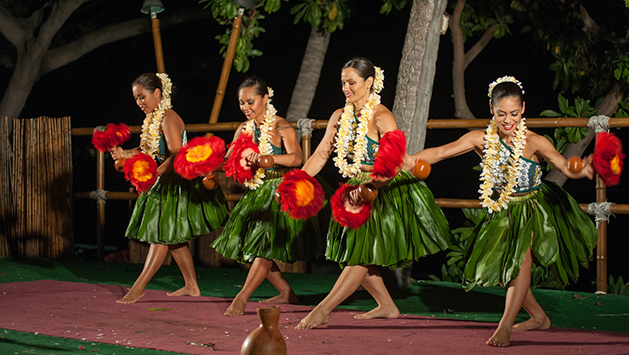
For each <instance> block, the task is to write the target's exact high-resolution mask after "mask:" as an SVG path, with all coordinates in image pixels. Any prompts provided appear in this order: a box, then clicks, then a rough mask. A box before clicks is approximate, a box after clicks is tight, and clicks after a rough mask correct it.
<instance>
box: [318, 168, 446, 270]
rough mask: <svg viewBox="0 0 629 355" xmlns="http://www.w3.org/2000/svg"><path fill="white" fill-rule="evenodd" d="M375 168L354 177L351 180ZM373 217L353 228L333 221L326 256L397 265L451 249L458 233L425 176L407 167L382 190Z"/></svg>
mask: <svg viewBox="0 0 629 355" xmlns="http://www.w3.org/2000/svg"><path fill="white" fill-rule="evenodd" d="M368 177H369V174H362V175H361V176H359V177H357V178H353V179H350V180H349V181H348V182H347V183H348V184H350V185H359V184H360V183H362V182H365V181H367V180H368ZM372 206H373V209H372V211H371V216H370V218H369V220H368V221H367V222H366V223H365V224H364V225H362V226H361V227H359V228H358V229H352V228H349V227H343V226H341V225H340V224H339V223H337V222H336V221H334V220H332V221H331V222H330V229H329V232H328V238H327V248H326V254H325V255H326V257H327V258H328V259H329V260H332V261H335V262H338V263H340V264H341V265H380V266H384V267H389V268H396V267H402V266H405V265H408V264H409V263H410V262H412V261H414V260H417V259H419V258H420V257H422V256H425V255H429V254H434V253H437V252H439V251H441V250H445V249H447V248H448V246H449V245H450V244H451V240H452V234H451V233H450V227H449V225H448V221H447V220H446V217H445V216H444V214H443V211H441V209H440V208H439V206H437V204H435V199H434V197H433V194H432V192H431V191H430V189H429V188H428V187H427V186H426V183H424V182H423V181H420V180H417V179H415V178H414V177H413V176H412V175H411V174H410V173H408V172H406V171H401V172H400V173H399V174H397V175H396V176H395V177H394V178H393V179H392V180H391V181H390V182H389V183H388V184H386V185H384V186H382V187H381V188H380V189H379V191H378V197H377V198H376V199H375V200H374V201H373V202H372Z"/></svg>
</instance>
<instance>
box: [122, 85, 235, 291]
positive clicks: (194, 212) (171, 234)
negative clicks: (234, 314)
mask: <svg viewBox="0 0 629 355" xmlns="http://www.w3.org/2000/svg"><path fill="white" fill-rule="evenodd" d="M171 87H172V84H171V82H170V79H169V78H168V76H167V75H166V74H157V75H156V74H153V73H146V74H142V75H140V76H139V77H137V78H136V79H135V80H134V81H133V84H132V90H133V96H134V98H135V101H136V104H137V105H138V106H139V107H140V109H142V111H144V112H145V113H146V118H145V120H144V124H143V125H142V135H141V136H140V138H141V141H140V147H138V148H135V149H130V150H123V149H122V148H120V147H119V146H118V147H116V148H112V149H111V150H110V153H111V155H112V157H113V158H114V159H116V160H117V159H120V158H131V157H133V155H135V154H136V153H139V152H143V153H146V154H148V155H149V156H151V157H153V158H155V160H156V161H157V162H158V163H159V164H160V165H159V167H158V168H157V174H158V178H157V181H156V182H155V184H154V185H153V186H152V187H151V188H150V189H149V190H148V191H147V192H145V193H142V194H141V195H140V197H139V198H138V200H137V202H136V204H135V208H134V209H133V214H132V216H131V221H130V222H129V226H128V227H127V232H126V236H127V238H130V239H136V240H139V241H143V242H147V243H149V244H150V248H149V252H148V255H147V257H146V261H145V263H144V268H143V269H142V273H141V274H140V276H139V277H138V279H137V280H136V281H135V283H134V284H133V286H132V287H131V289H130V290H129V292H128V293H127V294H126V295H125V296H124V297H122V298H121V299H119V300H118V301H117V302H118V303H134V302H136V301H137V300H138V299H140V298H141V297H142V296H144V290H145V288H146V285H147V284H148V282H149V281H150V280H151V278H152V277H153V275H155V273H156V272H157V270H159V268H160V266H161V265H162V263H163V262H164V259H165V258H166V255H167V253H168V251H169V250H170V252H171V253H172V255H173V258H174V259H175V261H176V262H177V265H178V266H179V269H180V270H181V273H182V275H183V278H184V281H185V286H184V287H183V288H181V289H179V290H177V291H175V292H172V293H168V295H169V296H199V295H201V292H200V290H199V286H198V284H197V277H196V273H195V270H194V262H193V259H192V255H191V254H190V250H189V249H188V241H189V240H191V239H193V238H194V237H196V236H200V235H203V234H207V233H209V232H211V231H213V230H216V229H217V228H219V227H220V226H221V225H222V224H223V223H224V222H225V220H226V219H227V214H228V210H227V205H226V202H225V197H224V196H223V193H222V192H221V190H220V189H216V190H211V191H210V190H207V189H205V188H204V187H203V185H202V183H201V178H197V179H195V180H186V179H184V178H182V177H180V176H179V175H177V174H176V173H175V171H174V170H173V162H174V157H175V154H177V153H178V152H179V150H180V149H181V148H182V146H183V145H184V144H185V143H186V132H185V125H184V123H183V120H182V119H181V117H179V115H178V114H177V113H176V112H175V111H174V110H173V109H172V108H171V105H170V95H171Z"/></svg>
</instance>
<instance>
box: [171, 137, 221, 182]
mask: <svg viewBox="0 0 629 355" xmlns="http://www.w3.org/2000/svg"><path fill="white" fill-rule="evenodd" d="M224 156H225V141H224V140H222V139H221V138H219V137H197V138H194V139H192V140H190V141H189V142H188V144H186V146H185V147H183V148H182V149H181V150H180V151H179V153H178V154H177V156H176V157H175V163H174V167H175V172H176V173H177V174H179V175H181V176H182V177H183V178H185V179H188V180H192V179H194V178H197V177H199V176H205V175H207V174H208V173H211V172H212V171H214V169H216V168H218V166H219V165H221V163H222V162H223V157H224Z"/></svg>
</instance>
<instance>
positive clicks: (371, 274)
mask: <svg viewBox="0 0 629 355" xmlns="http://www.w3.org/2000/svg"><path fill="white" fill-rule="evenodd" d="M367 268H368V270H369V271H368V272H367V275H366V276H365V278H364V279H363V282H362V285H363V287H364V288H365V290H367V292H369V294H371V296H372V297H373V298H374V299H375V300H376V302H377V303H378V306H377V307H376V308H374V309H372V310H371V311H369V312H367V313H363V314H357V315H355V316H354V318H356V319H372V318H397V317H399V315H400V311H399V310H398V308H397V306H396V305H395V302H393V299H392V298H391V294H389V290H387V287H386V286H385V284H384V281H383V280H382V276H381V275H380V271H378V267H377V266H375V265H370V266H368V267H367Z"/></svg>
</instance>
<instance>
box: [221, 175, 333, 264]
mask: <svg viewBox="0 0 629 355" xmlns="http://www.w3.org/2000/svg"><path fill="white" fill-rule="evenodd" d="M317 180H318V181H319V183H320V184H321V186H322V187H323V188H324V190H325V191H326V195H327V196H326V197H327V198H326V201H325V205H324V207H323V209H322V210H321V211H320V212H319V214H318V215H317V216H314V217H312V218H310V219H308V220H306V221H303V220H296V219H293V218H291V217H290V216H289V215H288V214H286V213H285V212H283V211H282V210H281V209H280V208H281V207H280V204H279V203H277V202H276V201H275V190H276V189H277V185H279V183H280V182H282V179H281V178H274V179H266V180H264V182H263V183H262V185H260V186H259V187H258V188H257V189H256V190H248V191H246V192H245V193H244V194H243V196H242V198H241V199H240V201H239V202H238V203H237V204H236V206H235V207H234V209H233V210H232V212H231V216H230V217H229V220H228V221H227V223H226V224H225V229H224V230H223V233H221V235H220V236H219V237H218V238H217V239H216V240H215V241H214V242H213V243H212V247H213V248H215V249H216V251H217V252H218V253H220V254H221V255H223V256H224V257H226V258H230V259H233V260H236V261H238V262H240V263H249V262H252V261H253V259H255V258H256V257H261V258H265V259H275V260H279V261H282V262H285V263H290V262H295V261H309V260H312V259H316V258H318V257H319V256H321V255H323V248H324V243H325V235H326V232H327V228H328V224H329V220H330V206H329V196H330V194H331V189H330V187H329V185H328V184H327V183H326V182H325V181H323V180H321V179H317Z"/></svg>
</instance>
